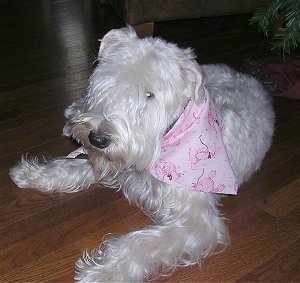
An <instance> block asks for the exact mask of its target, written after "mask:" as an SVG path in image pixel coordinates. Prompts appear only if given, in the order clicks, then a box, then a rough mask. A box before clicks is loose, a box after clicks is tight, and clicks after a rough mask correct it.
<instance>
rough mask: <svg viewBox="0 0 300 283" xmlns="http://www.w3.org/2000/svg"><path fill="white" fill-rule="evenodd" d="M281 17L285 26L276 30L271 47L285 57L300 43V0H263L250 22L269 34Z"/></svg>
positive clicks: (260, 30)
mask: <svg viewBox="0 0 300 283" xmlns="http://www.w3.org/2000/svg"><path fill="white" fill-rule="evenodd" d="M280 17H282V18H283V27H281V28H278V29H277V30H276V31H274V34H273V42H272V48H271V49H272V50H276V51H280V52H282V55H283V57H285V55H287V54H290V53H291V52H292V51H293V50H294V49H296V48H297V47H298V46H299V45H300V0H263V1H262V5H261V6H260V7H258V8H257V10H256V12H255V13H254V14H253V16H252V18H251V19H250V24H257V26H258V31H259V32H263V33H264V34H265V35H266V36H269V32H270V30H272V28H273V29H274V26H275V25H276V23H277V21H278V20H279V18H280Z"/></svg>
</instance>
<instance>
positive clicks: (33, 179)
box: [9, 157, 50, 188]
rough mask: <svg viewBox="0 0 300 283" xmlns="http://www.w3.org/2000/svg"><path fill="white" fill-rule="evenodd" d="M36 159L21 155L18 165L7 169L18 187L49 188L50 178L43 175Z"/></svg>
mask: <svg viewBox="0 0 300 283" xmlns="http://www.w3.org/2000/svg"><path fill="white" fill-rule="evenodd" d="M42 171H43V170H42V166H41V165H39V163H38V160H37V159H32V160H27V159H25V158H24V157H22V159H21V161H20V162H19V164H18V165H16V166H14V167H12V168H11V169H10V170H9V176H10V178H11V179H12V181H13V182H14V183H15V184H16V185H17V186H18V187H19V188H49V187H50V178H47V177H45V176H43V174H42Z"/></svg>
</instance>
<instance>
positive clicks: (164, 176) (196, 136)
mask: <svg viewBox="0 0 300 283" xmlns="http://www.w3.org/2000/svg"><path fill="white" fill-rule="evenodd" d="M224 130H225V128H224V125H223V123H222V119H221V117H220V115H219V114H218V113H217V112H216V110H215V107H214V105H213V103H212V101H211V100H210V98H209V95H207V94H206V95H205V98H204V102H203V103H202V105H201V106H197V105H196V103H195V101H194V100H190V101H189V103H188V105H187V106H186V108H185V110H184V111H183V113H182V115H181V116H180V117H179V119H178V120H177V122H176V123H175V124H174V126H173V127H172V128H171V130H169V131H168V133H167V134H166V135H165V136H164V137H163V141H162V147H161V155H160V157H159V159H158V160H157V161H156V162H155V163H154V165H153V166H152V167H151V168H150V173H151V174H152V175H153V176H154V177H155V178H156V179H158V180H161V181H163V182H165V183H168V184H171V185H175V186H178V187H183V188H186V189H189V190H193V191H201V192H210V193H220V194H233V195H236V194H237V190H238V182H237V180H236V177H235V175H234V173H233V171H232V168H231V165H230V162H229V159H228V156H227V153H226V149H225V145H224V142H223V137H224V134H225V131H224Z"/></svg>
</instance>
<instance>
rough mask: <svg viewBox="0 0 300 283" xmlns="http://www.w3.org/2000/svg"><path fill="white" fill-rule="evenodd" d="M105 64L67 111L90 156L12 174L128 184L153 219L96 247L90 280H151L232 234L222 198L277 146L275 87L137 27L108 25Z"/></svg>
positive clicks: (23, 183)
mask: <svg viewBox="0 0 300 283" xmlns="http://www.w3.org/2000/svg"><path fill="white" fill-rule="evenodd" d="M98 63H99V64H98V66H97V67H96V69H95V71H94V73H93V74H92V76H91V78H90V84H89V87H88V89H87V92H86V94H85V95H83V96H82V97H81V98H80V99H79V100H78V101H76V102H74V103H73V104H71V105H70V106H69V107H68V108H67V109H66V111H65V116H66V118H67V122H66V125H65V127H64V130H63V133H64V135H66V136H72V137H73V138H75V139H76V140H77V141H79V142H80V143H81V144H82V145H83V146H84V150H85V152H86V153H87V155H88V158H86V159H72V158H56V159H54V160H51V161H49V162H38V161H37V160H36V159H34V160H26V159H25V158H22V160H21V162H20V163H19V164H18V165H17V166H15V167H14V168H12V169H11V171H10V176H11V178H12V180H13V181H14V182H15V183H16V184H17V185H18V186H19V187H21V188H28V187H35V188H37V189H38V190H40V191H43V192H52V191H59V192H67V193H71V192H76V191H80V190H82V189H84V188H86V187H88V186H89V185H90V184H92V183H101V184H105V185H106V186H109V187H117V188H120V190H121V191H122V192H123V194H124V196H125V197H126V198H127V199H128V201H129V202H130V203H132V204H134V205H136V206H137V207H139V208H140V209H141V210H142V211H144V212H145V213H146V214H147V215H148V216H149V217H151V218H152V219H153V221H154V223H155V224H154V225H152V226H148V227H145V228H144V229H143V230H140V231H135V232H131V233H129V234H126V235H123V236H121V237H116V238H111V239H108V240H106V241H105V242H104V243H103V244H102V245H101V246H100V247H99V248H98V249H95V250H94V251H93V252H91V254H87V253H85V254H84V256H83V258H82V259H79V260H78V261H77V263H76V267H77V272H76V275H75V279H76V280H78V281H80V282H102V281H103V282H105V281H113V282H119V281H130V282H136V281H143V280H147V279H153V278H157V277H158V276H161V275H167V274H171V273H172V271H173V270H174V269H175V267H176V266H180V265H193V264H199V263H201V262H202V260H203V259H204V258H205V257H207V256H209V255H211V254H212V253H214V252H216V247H217V246H218V247H220V246H222V247H226V245H227V244H228V243H229V236H228V231H227V228H226V225H225V224H224V219H223V217H222V216H221V214H220V212H219V211H218V207H217V206H218V202H219V200H220V197H221V196H222V195H223V194H225V193H226V194H236V192H237V187H238V185H240V184H242V183H243V182H245V181H246V180H247V179H248V178H249V177H250V176H251V174H252V173H253V172H254V171H256V170H257V169H258V168H259V167H260V165H261V161H262V159H263V158H264V156H265V154H266V152H267V150H268V149H269V147H270V145H271V140H272V135H273V128H274V114H273V110H272V105H271V102H270V99H269V97H268V94H267V93H266V92H265V90H264V89H263V87H262V86H261V85H260V83H259V82H258V81H257V80H255V79H254V78H252V77H250V76H247V75H244V74H240V73H237V72H235V71H233V70H232V69H230V68H229V67H227V66H225V65H202V66H199V65H198V64H197V63H196V60H195V55H194V53H193V52H192V50H190V49H180V48H179V47H177V46H176V45H174V44H170V43H166V42H165V41H163V40H161V39H155V38H145V39H139V38H138V37H137V36H136V34H135V32H134V31H133V29H131V28H123V29H119V30H112V31H110V32H109V33H107V34H106V35H105V36H104V38H103V39H102V40H101V46H100V50H99V58H98ZM198 126H199V127H198ZM192 136H194V137H193V138H192ZM192 139H193V141H191V140H192ZM190 142H191V143H190ZM173 154H174V156H173ZM178 154H179V155H178ZM180 154H181V155H180Z"/></svg>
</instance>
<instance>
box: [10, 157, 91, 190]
mask: <svg viewBox="0 0 300 283" xmlns="http://www.w3.org/2000/svg"><path fill="white" fill-rule="evenodd" d="M9 174H10V177H11V179H12V180H13V181H14V182H15V183H16V185H17V186H18V187H20V188H36V189H38V190H40V191H43V192H52V191H58V192H67V193H71V192H76V191H80V190H81V189H83V188H86V187H88V186H89V185H90V184H91V183H94V182H95V176H94V172H93V169H92V166H91V164H90V162H89V161H88V159H73V158H72V159H71V158H56V159H53V160H50V161H45V162H39V161H38V160H37V159H36V158H35V159H32V160H28V159H25V158H22V159H21V161H20V162H19V164H18V165H16V166H15V167H13V168H11V169H10V172H9Z"/></svg>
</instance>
